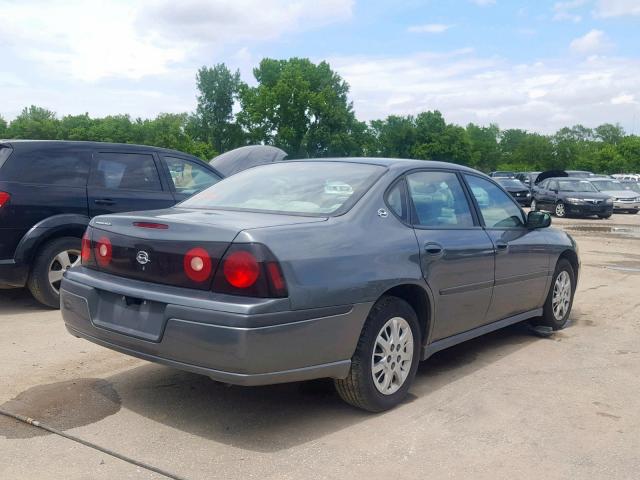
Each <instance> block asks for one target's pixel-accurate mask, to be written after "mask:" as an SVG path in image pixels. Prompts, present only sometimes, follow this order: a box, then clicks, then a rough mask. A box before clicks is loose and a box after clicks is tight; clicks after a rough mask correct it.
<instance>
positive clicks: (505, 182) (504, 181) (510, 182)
mask: <svg viewBox="0 0 640 480" xmlns="http://www.w3.org/2000/svg"><path fill="white" fill-rule="evenodd" d="M498 183H499V184H500V185H502V186H503V187H514V188H526V187H525V186H524V184H523V183H522V182H521V181H520V180H515V179H510V178H499V179H498Z"/></svg>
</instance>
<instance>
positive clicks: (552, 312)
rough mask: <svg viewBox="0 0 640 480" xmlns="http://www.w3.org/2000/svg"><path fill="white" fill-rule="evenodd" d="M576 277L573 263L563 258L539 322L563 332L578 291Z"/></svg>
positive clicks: (553, 279) (554, 276)
mask: <svg viewBox="0 0 640 480" xmlns="http://www.w3.org/2000/svg"><path fill="white" fill-rule="evenodd" d="M575 279H576V276H575V272H574V271H573V267H572V266H571V263H569V261H568V260H567V259H565V258H561V259H560V260H559V261H558V264H557V265H556V270H555V272H554V274H553V278H552V280H551V288H550V289H549V293H548V294H547V300H546V301H545V303H544V308H543V315H542V318H541V319H540V320H539V321H538V322H537V323H538V324H540V325H545V326H548V327H551V328H553V329H554V330H561V329H563V328H564V327H565V326H566V325H567V322H568V321H569V314H570V313H571V307H572V306H573V297H574V294H575V291H576V280H575Z"/></svg>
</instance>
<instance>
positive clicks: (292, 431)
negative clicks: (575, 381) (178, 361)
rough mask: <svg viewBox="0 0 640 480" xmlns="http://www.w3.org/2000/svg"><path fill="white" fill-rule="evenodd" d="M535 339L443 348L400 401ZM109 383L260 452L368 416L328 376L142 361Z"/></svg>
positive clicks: (508, 333)
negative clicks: (215, 376)
mask: <svg viewBox="0 0 640 480" xmlns="http://www.w3.org/2000/svg"><path fill="white" fill-rule="evenodd" d="M536 341H544V340H543V339H539V338H536V337H534V336H532V335H531V334H530V333H529V331H528V330H527V329H526V328H525V327H524V326H518V325H516V326H513V327H510V328H507V329H504V330H501V331H498V332H494V333H491V334H489V335H486V336H484V337H481V338H478V339H475V340H471V341H469V342H466V343H464V344H461V345H458V346H455V347H452V348H450V349H448V350H445V351H442V352H440V353H438V354H436V355H434V356H433V357H431V358H430V359H429V360H428V361H427V362H424V363H422V364H421V365H420V368H419V371H418V374H417V377H416V381H415V383H414V386H413V388H412V390H411V392H412V393H411V394H410V396H409V398H408V400H407V403H411V402H412V401H414V400H416V399H417V398H419V399H421V400H424V399H425V398H427V397H428V396H429V395H430V394H432V393H434V392H435V391H437V390H438V389H440V388H443V387H445V386H446V385H447V384H448V383H450V382H453V381H455V380H458V379H460V378H461V377H464V376H466V375H470V374H473V373H474V372H475V371H477V370H479V369H482V368H484V367H486V366H487V365H489V364H491V363H493V362H494V361H496V360H498V359H500V358H503V357H504V356H506V355H509V354H510V353H512V352H514V351H516V350H518V349H520V348H522V347H524V346H526V345H528V344H530V343H532V342H536ZM108 381H109V382H110V383H111V384H112V385H113V387H114V389H115V390H116V391H117V392H118V394H119V395H120V398H121V399H122V406H123V407H124V408H127V409H130V410H132V411H134V412H136V413H137V414H139V415H142V416H144V417H147V418H149V419H151V420H153V421H155V422H159V423H162V424H164V425H167V426H169V427H172V428H176V429H178V430H181V431H183V432H186V433H189V434H192V435H197V436H199V437H202V438H206V439H209V440H213V441H216V442H220V443H224V444H228V445H232V446H234V447H237V448H242V449H247V450H252V451H259V452H274V451H278V450H282V449H287V448H290V447H292V446H296V445H300V444H303V443H306V442H309V441H313V440H317V439H319V438H322V437H323V436H325V435H328V434H331V433H333V432H336V431H339V430H342V429H344V428H348V427H350V426H352V425H354V424H357V423H360V422H363V421H366V420H369V419H371V418H372V414H370V413H367V412H363V411H360V410H358V409H355V408H353V407H351V406H349V405H347V404H345V403H344V402H343V401H342V400H341V399H340V398H339V396H338V395H337V394H336V392H335V390H334V389H333V384H332V382H331V381H330V380H318V381H312V382H301V383H293V384H282V385H271V386H265V387H237V386H233V387H231V386H226V385H223V384H220V383H217V382H214V381H212V380H210V379H209V378H207V377H204V376H201V375H195V374H191V373H187V372H181V371H177V370H173V369H169V368H166V367H162V366H158V365H144V366H141V367H138V368H134V369H132V370H128V371H126V372H123V373H121V374H118V375H115V376H113V377H111V378H109V379H108ZM405 407H406V405H401V406H400V407H399V408H405Z"/></svg>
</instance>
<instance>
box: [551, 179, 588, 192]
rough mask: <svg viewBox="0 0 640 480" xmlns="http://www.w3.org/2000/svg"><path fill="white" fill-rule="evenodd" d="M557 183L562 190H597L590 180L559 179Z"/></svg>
mask: <svg viewBox="0 0 640 480" xmlns="http://www.w3.org/2000/svg"><path fill="white" fill-rule="evenodd" d="M558 185H559V186H560V190H561V191H563V192H597V191H598V190H596V187H594V186H593V185H592V184H591V182H587V181H586V180H559V181H558Z"/></svg>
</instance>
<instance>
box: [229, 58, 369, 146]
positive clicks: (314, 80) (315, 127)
mask: <svg viewBox="0 0 640 480" xmlns="http://www.w3.org/2000/svg"><path fill="white" fill-rule="evenodd" d="M253 73H254V76H255V78H256V80H257V82H258V85H257V86H255V87H248V86H245V87H243V89H242V92H241V95H240V98H241V104H242V111H241V112H240V113H239V114H238V119H239V121H240V123H241V124H242V125H243V127H244V128H245V129H246V131H247V132H248V135H249V139H250V140H251V141H252V142H263V143H266V144H269V145H275V146H277V147H280V148H282V149H283V150H285V151H286V152H287V153H288V154H289V156H290V157H291V158H303V157H310V156H313V157H322V156H345V155H354V154H359V153H360V152H361V151H362V145H359V144H358V142H357V141H355V139H357V138H358V137H361V136H362V135H361V134H362V133H363V131H364V125H363V124H361V123H360V122H358V121H357V120H356V118H355V114H354V113H353V107H352V104H351V103H350V102H349V100H348V98H347V95H348V92H349V86H348V85H347V83H346V82H345V81H344V80H342V78H341V77H340V76H339V75H338V74H337V73H335V72H334V71H333V70H331V67H330V66H329V64H328V63H326V62H321V63H319V64H317V65H316V64H314V63H312V62H311V61H310V60H309V59H306V58H290V59H288V60H274V59H270V58H265V59H263V60H262V61H261V62H260V65H259V66H258V67H257V68H255V69H254V71H253Z"/></svg>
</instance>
